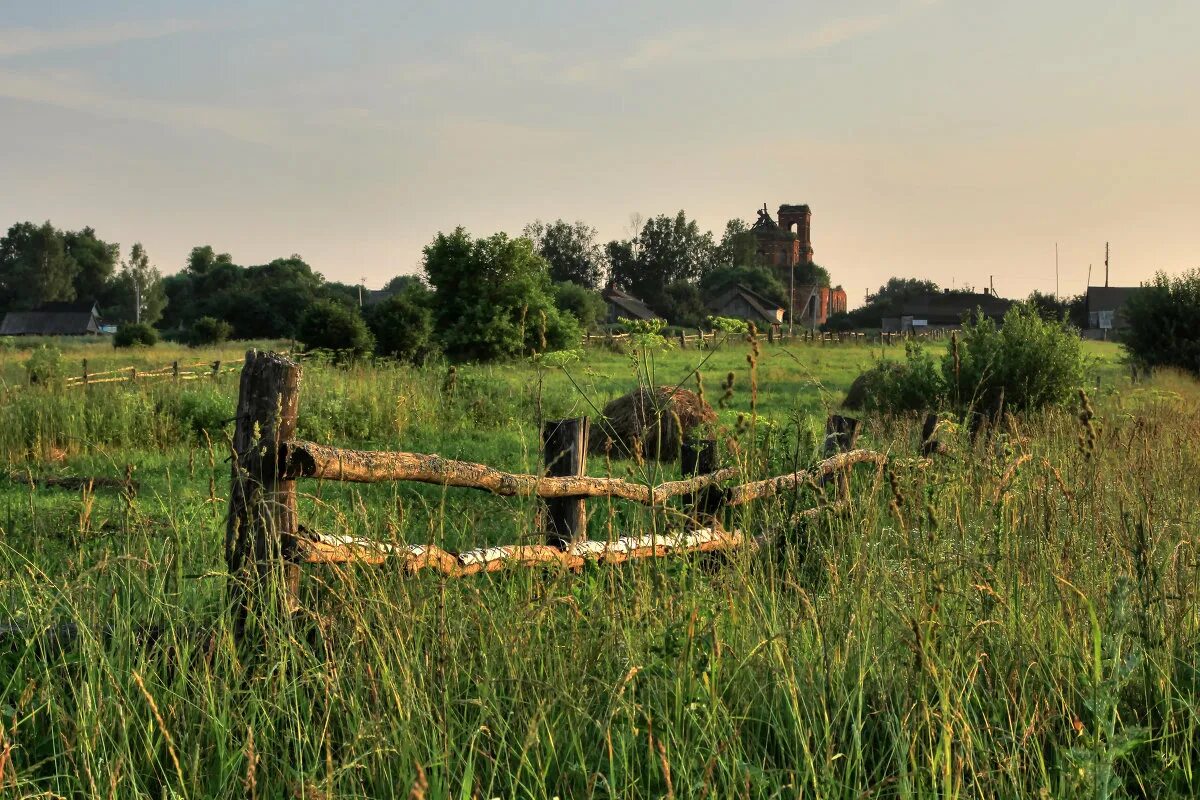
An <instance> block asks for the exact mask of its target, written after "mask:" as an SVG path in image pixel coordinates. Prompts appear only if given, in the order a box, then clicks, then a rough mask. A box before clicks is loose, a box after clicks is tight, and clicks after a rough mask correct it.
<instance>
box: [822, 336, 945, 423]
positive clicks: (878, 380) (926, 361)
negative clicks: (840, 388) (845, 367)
mask: <svg viewBox="0 0 1200 800" xmlns="http://www.w3.org/2000/svg"><path fill="white" fill-rule="evenodd" d="M946 389H947V386H946V380H945V378H944V377H943V376H942V372H941V370H940V369H939V367H938V362H937V360H936V359H935V358H934V357H933V356H932V355H931V354H930V353H929V352H928V351H926V350H925V348H923V347H921V345H919V344H917V343H916V342H907V343H906V344H905V346H904V360H903V361H880V362H879V363H878V364H876V365H875V366H873V367H871V369H869V370H867V371H866V372H864V373H862V374H861V375H859V376H858V377H857V378H855V379H854V383H852V384H851V385H850V391H849V392H847V393H846V402H845V403H844V405H845V406H846V408H851V409H860V410H867V411H882V412H884V413H890V414H895V413H899V412H903V411H922V410H925V409H930V408H939V407H940V406H942V405H944V404H945V402H946Z"/></svg>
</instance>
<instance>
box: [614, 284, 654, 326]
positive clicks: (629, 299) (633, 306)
mask: <svg viewBox="0 0 1200 800" xmlns="http://www.w3.org/2000/svg"><path fill="white" fill-rule="evenodd" d="M604 300H605V301H606V302H608V303H611V304H612V305H614V306H616V307H617V310H618V311H622V312H624V314H625V316H627V317H628V318H629V319H659V316H658V314H655V313H654V312H653V311H651V310H650V307H649V306H647V305H646V304H645V303H643V302H642V301H641V300H638V299H637V298H636V297H634V296H633V295H631V294H628V293H626V292H623V291H621V290H620V289H618V288H617V287H616V286H609V287H608V288H606V289H605V290H604Z"/></svg>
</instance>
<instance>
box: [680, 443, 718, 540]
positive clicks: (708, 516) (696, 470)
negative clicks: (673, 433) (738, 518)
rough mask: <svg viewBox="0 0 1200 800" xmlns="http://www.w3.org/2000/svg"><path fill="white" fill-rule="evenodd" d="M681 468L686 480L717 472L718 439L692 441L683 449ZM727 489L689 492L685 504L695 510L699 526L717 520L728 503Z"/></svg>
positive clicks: (693, 513)
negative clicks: (725, 494)
mask: <svg viewBox="0 0 1200 800" xmlns="http://www.w3.org/2000/svg"><path fill="white" fill-rule="evenodd" d="M679 467H680V472H681V473H682V474H683V478H684V480H687V479H688V478H695V477H697V476H700V475H708V474H711V473H713V472H716V471H717V440H716V439H699V440H688V441H685V442H684V443H683V445H682V446H681V448H680V450H679ZM724 499H725V497H724V492H722V491H721V489H720V487H717V486H705V487H704V488H703V489H701V490H700V491H699V492H693V493H691V494H688V495H685V496H684V498H683V503H684V506H685V507H686V508H688V509H690V511H691V521H692V524H693V525H695V526H696V527H697V528H703V527H708V526H712V525H713V524H714V523H715V522H716V521H717V519H716V518H717V515H718V514H719V513H720V511H721V504H722V503H723V502H724Z"/></svg>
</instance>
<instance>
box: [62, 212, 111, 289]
mask: <svg viewBox="0 0 1200 800" xmlns="http://www.w3.org/2000/svg"><path fill="white" fill-rule="evenodd" d="M63 242H64V244H65V246H66V251H67V255H68V256H69V257H70V258H72V259H74V261H75V264H76V265H77V266H78V272H77V273H76V274H75V297H76V298H78V299H79V300H95V301H97V302H101V305H102V306H103V303H102V300H103V298H104V296H105V293H106V291H107V290H108V288H109V284H110V283H111V282H112V280H113V275H114V273H116V271H117V261H118V260H120V257H121V256H120V250H121V248H120V245H117V244H109V243H108V242H105V241H103V240H101V239H100V238H98V237H97V236H96V231H94V230H92V229H91V228H84V229H83V230H80V231H68V232H66V233H64V234H63Z"/></svg>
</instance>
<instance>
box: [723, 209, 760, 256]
mask: <svg viewBox="0 0 1200 800" xmlns="http://www.w3.org/2000/svg"><path fill="white" fill-rule="evenodd" d="M713 260H714V261H715V262H716V263H717V264H720V265H722V266H725V267H755V266H758V263H759V258H758V238H757V237H756V236H755V235H754V234H753V233H752V232H751V231H750V226H749V225H747V224H746V222H745V220H741V219H731V220H729V221H728V222H726V223H725V233H723V234H722V235H721V243H720V244H718V245H717V250H716V253H715V255H714V259H713Z"/></svg>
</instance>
